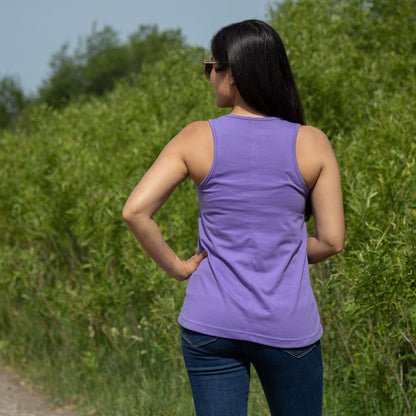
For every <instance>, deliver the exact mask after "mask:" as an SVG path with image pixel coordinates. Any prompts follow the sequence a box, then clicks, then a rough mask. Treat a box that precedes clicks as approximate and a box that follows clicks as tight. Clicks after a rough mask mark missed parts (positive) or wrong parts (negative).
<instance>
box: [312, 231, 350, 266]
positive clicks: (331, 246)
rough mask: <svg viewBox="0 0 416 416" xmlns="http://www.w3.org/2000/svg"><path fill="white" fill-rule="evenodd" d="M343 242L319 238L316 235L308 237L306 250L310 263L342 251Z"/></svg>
mask: <svg viewBox="0 0 416 416" xmlns="http://www.w3.org/2000/svg"><path fill="white" fill-rule="evenodd" d="M342 249H343V244H341V243H340V242H337V243H336V244H335V243H331V242H329V241H325V240H324V241H323V240H319V239H318V237H317V236H316V235H313V236H312V237H309V238H308V241H307V246H306V252H307V255H308V261H309V263H310V264H315V263H319V262H321V261H323V260H325V259H327V258H328V257H331V256H333V255H334V254H338V253H340V252H341V251H342Z"/></svg>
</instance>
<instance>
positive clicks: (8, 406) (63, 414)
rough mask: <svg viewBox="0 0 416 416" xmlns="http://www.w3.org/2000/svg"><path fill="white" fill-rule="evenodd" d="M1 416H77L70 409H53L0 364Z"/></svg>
mask: <svg viewBox="0 0 416 416" xmlns="http://www.w3.org/2000/svg"><path fill="white" fill-rule="evenodd" d="M0 416H76V414H75V413H74V412H73V411H72V410H71V409H68V408H65V409H53V408H52V407H51V406H50V405H48V403H47V402H46V400H45V398H44V397H42V396H41V395H40V394H39V393H36V392H34V391H32V390H31V389H29V387H28V386H27V385H26V384H25V382H24V381H23V380H22V379H21V378H20V377H18V376H17V375H16V374H15V373H13V372H12V371H10V370H8V369H7V368H5V366H4V365H3V363H1V362H0Z"/></svg>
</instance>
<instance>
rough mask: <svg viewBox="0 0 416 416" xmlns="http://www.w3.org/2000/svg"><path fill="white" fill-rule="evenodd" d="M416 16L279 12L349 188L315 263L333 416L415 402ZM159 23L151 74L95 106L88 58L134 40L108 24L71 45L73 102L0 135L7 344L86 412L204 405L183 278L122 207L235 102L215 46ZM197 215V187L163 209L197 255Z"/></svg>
mask: <svg viewBox="0 0 416 416" xmlns="http://www.w3.org/2000/svg"><path fill="white" fill-rule="evenodd" d="M415 13H416V10H415V5H414V2H410V1H405V0H398V1H393V0H384V1H373V2H367V1H361V0H343V1H333V0H318V1H312V0H297V1H296V2H295V1H284V2H283V3H281V4H280V5H278V6H275V7H274V8H272V9H271V10H270V13H269V17H270V21H271V23H272V24H273V25H274V27H276V29H277V30H278V31H279V33H280V34H281V35H282V38H283V40H284V42H285V44H286V45H287V47H288V54H289V58H290V60H291V63H292V67H293V70H294V72H295V76H296V78H297V81H298V86H299V90H300V93H301V95H302V97H303V101H304V105H305V110H306V115H307V118H308V122H309V123H310V124H312V125H315V126H317V127H319V128H321V129H323V130H324V131H326V132H327V133H328V134H329V136H330V138H331V139H332V143H333V146H334V149H335V151H336V154H337V157H338V160H339V164H340V168H341V175H342V182H343V192H344V200H345V214H346V225H347V241H346V247H345V251H344V253H342V254H341V255H338V256H336V257H335V258H333V259H331V260H330V261H328V262H326V263H324V264H322V265H319V266H314V267H313V268H312V269H311V270H312V278H313V285H314V289H315V292H316V296H317V298H318V303H319V305H320V309H321V316H322V321H323V326H324V328H325V335H324V338H323V351H324V362H325V387H326V388H325V397H324V414H325V415H354V416H355V415H357V414H359V415H389V416H390V415H411V414H413V413H414V412H415V409H416V403H415V397H416V394H415V392H416V374H415V368H416V339H415V334H416V299H415V297H416V276H415V273H416V272H415V271H416V264H415V258H416V255H415V254H416V253H415V248H416V231H415V230H416V198H415V195H416V183H415V175H414V171H415V163H416V162H415V160H416V146H415V144H414V140H413V138H414V135H415V131H416V122H415V120H414V108H415V105H416V102H415V96H416V94H415V92H416V91H415V90H416V86H415V81H414V80H415V78H414V72H415V67H416V59H415V53H414V52H415V39H414V36H413V27H414V23H415V16H416V14H415ZM159 35H160V34H158V32H157V31H155V29H154V28H151V27H142V28H140V29H139V32H138V33H137V34H136V35H134V36H132V37H131V38H130V40H129V42H130V43H129V45H130V46H129V48H130V49H129V52H128V55H129V56H132V54H133V50H137V51H136V52H134V53H136V56H137V57H140V56H141V55H142V54H143V55H146V54H148V56H155V57H156V56H157V58H155V59H154V60H153V61H151V60H150V59H149V60H145V63H144V64H142V61H141V59H139V58H137V60H136V61H135V64H134V65H135V66H134V67H135V68H140V71H141V72H140V74H139V75H138V76H136V77H133V78H129V80H128V81H127V80H126V81H123V82H119V83H118V84H117V85H116V87H115V88H114V89H112V90H111V92H110V93H108V94H106V95H104V96H101V97H95V98H91V99H89V100H80V99H79V100H76V99H75V100H74V99H73V97H74V96H75V97H76V96H77V94H79V95H82V94H84V92H82V93H81V90H82V88H84V87H85V85H87V83H86V81H85V78H83V77H84V74H85V71H84V70H85V68H84V67H83V65H86V64H87V63H89V62H90V61H91V62H92V61H94V59H95V60H96V61H95V63H96V64H97V65H98V64H100V62H102V64H103V66H104V67H106V66H107V64H106V62H107V61H106V59H107V58H108V57H107V56H106V55H105V54H104V53H100V52H99V51H100V50H101V51H102V50H105V51H108V50H110V49H111V48H112V47H113V46H114V48H113V52H114V54H116V55H113V56H117V53H118V52H117V51H122V50H123V51H124V49H123V47H122V45H121V44H120V43H118V41H117V36H116V34H115V33H114V32H113V31H112V30H110V29H106V30H105V31H103V32H95V33H94V34H93V35H92V36H91V38H90V39H89V40H88V41H87V42H86V43H85V47H82V48H81V47H80V48H81V49H79V51H81V50H82V53H81V52H79V53H78V55H77V59H78V57H79V59H80V61H79V62H78V63H76V60H75V59H74V57H75V55H74V56H71V55H70V54H69V52H68V49H67V48H65V47H64V48H63V49H62V51H61V52H60V55H59V56H57V57H56V69H57V71H56V73H55V74H58V72H59V71H60V70H63V68H65V67H66V71H67V73H68V74H70V76H69V77H67V78H66V77H65V76H62V79H61V81H59V82H62V88H61V89H62V90H63V91H64V90H65V88H67V87H68V85H70V84H71V82H74V84H72V85H73V87H71V88H73V90H74V91H75V92H71V91H70V93H69V94H75V95H74V96H72V95H69V96H68V97H67V98H65V99H64V100H70V101H69V104H68V105H67V106H66V107H65V108H63V109H60V110H54V109H52V108H51V107H50V106H47V105H45V104H43V105H37V106H36V107H35V108H34V109H33V111H31V112H30V114H28V115H27V117H28V121H27V126H25V129H19V125H17V126H16V128H15V130H14V131H13V132H12V131H8V130H4V131H2V132H0V145H1V150H0V180H1V183H2V186H1V187H0V213H1V215H0V229H1V233H0V246H1V251H0V270H1V272H2V273H1V275H0V339H1V342H0V352H1V354H2V356H3V357H4V358H5V359H7V360H8V361H10V362H12V363H15V365H19V366H21V367H24V368H25V370H26V371H29V372H31V376H32V379H33V380H35V382H39V384H40V383H42V384H44V385H45V388H46V389H48V390H49V391H51V392H53V394H54V396H55V397H58V398H59V400H60V401H66V402H75V404H76V405H77V406H78V407H79V409H80V411H82V412H83V413H85V414H89V415H92V414H96V415H130V414H139V415H152V416H154V415H168V414H170V415H175V414H177V415H190V414H192V398H191V394H190V390H189V385H188V382H187V376H186V372H185V369H184V366H183V363H182V359H181V355H180V346H179V339H178V333H177V323H176V317H177V315H178V312H179V309H180V307H181V302H182V298H183V295H184V290H185V285H184V284H178V282H175V281H173V280H172V279H169V278H168V277H167V276H165V275H164V273H163V272H161V271H160V270H159V269H158V268H157V267H156V266H155V265H154V263H153V262H152V261H151V260H149V258H148V257H147V256H146V255H145V254H144V253H143V251H142V250H141V249H140V248H139V247H138V244H137V243H136V241H135V240H134V238H133V236H132V235H131V234H130V232H129V231H128V230H127V227H125V225H124V224H123V222H122V220H121V210H122V207H123V204H124V202H125V200H126V198H127V196H128V195H129V193H130V191H131V190H132V189H133V187H134V186H135V184H136V183H137V181H138V180H139V179H140V177H141V176H142V175H143V173H144V172H145V171H146V169H147V168H148V167H149V165H150V164H151V163H152V162H153V160H154V159H155V157H156V156H157V154H158V153H159V152H160V150H161V149H162V148H163V146H164V145H165V144H166V143H167V141H168V140H169V139H170V138H171V137H172V136H174V135H175V134H176V133H177V132H178V131H179V130H180V129H181V128H182V127H183V126H185V125H186V124H188V123H189V122H191V121H194V120H197V119H208V118H213V117H216V116H218V115H220V114H223V112H222V111H220V110H218V109H216V108H215V99H214V93H213V91H212V89H211V86H210V84H209V83H208V82H206V81H205V79H204V77H203V76H202V69H201V66H200V61H201V60H202V59H203V58H204V57H206V56H208V55H205V56H204V52H203V51H201V50H198V49H190V48H181V47H180V45H181V41H180V39H177V37H178V36H179V32H175V31H173V32H169V33H167V34H166V36H167V39H166V43H165V44H166V45H169V46H168V49H171V51H170V52H169V53H168V52H166V49H163V48H160V49H158V46H157V45H158V41H157V40H158V36H159ZM152 39H154V42H155V46H154V47H153V46H152V45H153V43H152V42H153V40H152ZM163 42H164V41H163ZM163 42H162V43H163ZM101 47H102V49H100V48H101ZM117 48H120V49H117ZM123 53H124V52H123ZM81 55H82V57H83V58H82V59H84V61H82V62H81ZM123 56H124V55H123ZM101 59H103V61H101ZM108 59H110V58H108ZM120 60H122V59H120ZM130 62H131V61H130ZM147 62H148V63H147ZM81 63H82V65H81ZM108 68H110V66H108ZM58 69H59V71H58ZM109 72H111V71H110V70H109ZM95 75H96V76H97V79H98V78H100V77H101V76H102V78H100V79H101V80H102V79H105V76H104V75H103V74H101V75H100V74H98V73H97V74H95ZM95 75H94V74H92V72H91V81H89V82H90V84H88V85H90V87H91V85H93V82H92V77H93V76H95ZM71 77H72V78H71ZM68 79H69V80H72V81H70V82H69V81H68ZM81 79H82V80H83V81H82V82H81V81H80V80H81ZM77 82H79V90H77V88H78V87H77V85H78V84H77ZM100 82H101V81H100ZM56 85H58V81H57V80H56ZM71 88H69V89H71ZM91 88H92V87H91ZM77 91H78V92H77ZM197 209H198V207H197V201H196V195H195V191H194V186H193V184H192V183H191V182H190V181H186V182H185V183H183V184H182V185H181V187H180V189H178V190H177V191H175V192H174V193H173V195H172V197H171V198H170V199H169V201H168V202H167V204H166V206H165V207H163V209H162V210H161V211H160V212H159V213H158V214H157V221H158V224H160V227H161V229H162V231H163V234H164V236H165V238H166V239H167V241H168V242H169V243H170V244H171V245H172V247H173V248H174V249H175V250H176V251H177V252H178V254H179V255H181V256H184V257H186V256H188V255H190V254H193V253H194V252H195V249H196V232H197V230H196V214H197ZM250 397H251V398H250V403H249V409H250V414H253V415H266V414H268V411H267V405H266V404H265V401H264V398H263V395H262V392H261V387H260V384H259V382H258V380H257V378H256V377H255V375H254V378H253V386H252V390H251V392H250Z"/></svg>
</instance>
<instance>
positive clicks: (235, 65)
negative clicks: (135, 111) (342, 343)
mask: <svg viewBox="0 0 416 416" xmlns="http://www.w3.org/2000/svg"><path fill="white" fill-rule="evenodd" d="M211 53H212V57H211V59H210V60H209V61H205V62H204V71H205V76H206V77H207V79H208V80H209V81H210V82H211V84H212V86H213V88H214V90H215V94H216V103H217V106H218V107H221V108H225V107H231V108H232V110H231V112H230V113H229V114H228V115H225V116H222V117H219V118H217V119H213V120H209V121H197V122H194V123H191V124H190V125H188V126H187V127H185V128H184V129H183V130H182V131H181V132H180V133H179V134H178V135H177V136H176V137H174V138H173V139H172V140H171V141H170V142H169V143H168V145H167V146H166V147H165V149H164V150H163V151H162V152H161V154H160V155H159V157H158V158H157V160H156V161H155V163H154V164H153V165H152V167H151V168H150V169H149V171H148V172H147V173H146V174H145V176H144V177H143V178H142V180H141V181H140V182H139V184H138V185H137V186H136V188H135V189H134V190H133V192H132V194H131V195H130V197H129V199H128V200H127V202H126V205H125V207H124V210H123V217H124V219H125V221H126V222H127V224H128V226H129V227H130V229H131V230H132V232H133V233H134V235H135V236H136V238H137V240H138V241H139V242H140V244H141V245H142V246H143V248H144V249H145V250H146V252H147V253H148V254H149V255H150V256H151V257H152V258H153V259H154V261H155V262H156V263H157V264H158V265H159V266H160V267H162V268H163V269H164V270H165V271H166V272H167V273H168V274H169V275H171V276H172V277H173V278H175V279H177V280H179V281H182V280H187V279H189V281H188V285H187V290H186V296H185V299H184V303H183V307H182V311H181V314H180V316H179V323H180V324H181V333H182V349H183V355H184V360H185V364H186V367H187V371H188V375H189V379H190V383H191V387H192V393H193V397H194V403H195V409H196V413H197V415H198V416H208V415H210V416H214V415H218V416H231V415H236V416H237V415H238V416H241V415H246V414H247V398H248V392H249V379H250V366H251V364H253V365H254V367H255V369H256V371H257V373H258V376H259V378H260V381H261V383H262V386H263V389H264V392H265V395H266V398H267V401H268V404H269V407H270V410H271V414H272V415H285V416H298V415H303V416H314V415H320V414H321V412H322V355H321V347H320V338H321V335H322V332H323V330H322V327H321V324H320V318H319V312H318V308H317V304H316V301H315V297H314V295H313V292H312V288H311V284H310V278H309V268H308V264H309V263H317V262H320V261H322V260H324V259H326V258H328V257H329V256H332V255H334V254H336V253H339V252H340V251H341V250H342V248H343V244H344V217H343V203H342V193H341V184H340V177H339V171H338V165H337V161H336V159H335V156H334V153H333V151H332V148H331V146H330V143H329V141H328V139H327V137H326V136H325V134H324V133H322V132H321V131H320V130H318V129H316V128H313V127H311V126H306V125H305V122H304V115H303V108H302V105H301V102H300V99H299V94H298V90H297V87H296V83H295V80H294V78H293V75H292V71H291V68H290V65H289V62H288V59H287V56H286V52H285V48H284V46H283V43H282V41H281V39H280V37H279V35H278V34H277V33H276V31H275V30H274V29H273V28H272V27H270V26H269V25H268V24H266V23H264V22H262V21H258V20H247V21H243V22H240V23H236V24H232V25H229V26H227V27H225V28H223V29H221V30H220V31H219V32H218V33H217V34H216V35H215V36H214V37H213V39H212V41H211ZM188 176H190V177H191V178H192V179H193V181H194V182H195V184H196V189H197V193H198V199H199V218H198V224H199V238H198V245H199V252H198V254H196V255H195V256H193V257H192V258H190V259H188V260H181V259H179V258H178V257H177V255H176V254H175V253H174V251H173V250H172V249H171V248H170V247H169V246H168V245H167V243H166V242H165V240H164V239H163V237H162V234H161V232H160V230H159V228H158V226H157V224H156V223H155V222H154V220H153V215H154V214H155V212H156V211H157V210H158V209H159V208H160V207H161V206H162V205H163V204H164V203H165V201H166V200H167V199H168V197H169V195H170V194H171V192H172V191H173V190H174V189H175V188H176V187H177V186H178V185H179V184H180V183H181V182H182V181H183V180H185V179H186V178H187V177H188ZM308 201H310V206H311V210H312V214H313V216H314V223H315V233H314V234H313V235H312V236H310V237H307V234H306V224H305V216H307V214H308V213H307V211H308Z"/></svg>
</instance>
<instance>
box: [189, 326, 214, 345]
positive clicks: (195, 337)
mask: <svg viewBox="0 0 416 416" xmlns="http://www.w3.org/2000/svg"><path fill="white" fill-rule="evenodd" d="M181 335H182V338H183V339H184V340H185V341H186V342H187V343H188V344H189V345H191V346H192V347H194V348H199V347H203V346H204V345H207V344H211V343H212V342H215V341H216V340H217V337H213V336H211V335H205V334H201V333H199V332H196V331H192V330H190V329H186V328H184V327H182V328H181Z"/></svg>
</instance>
